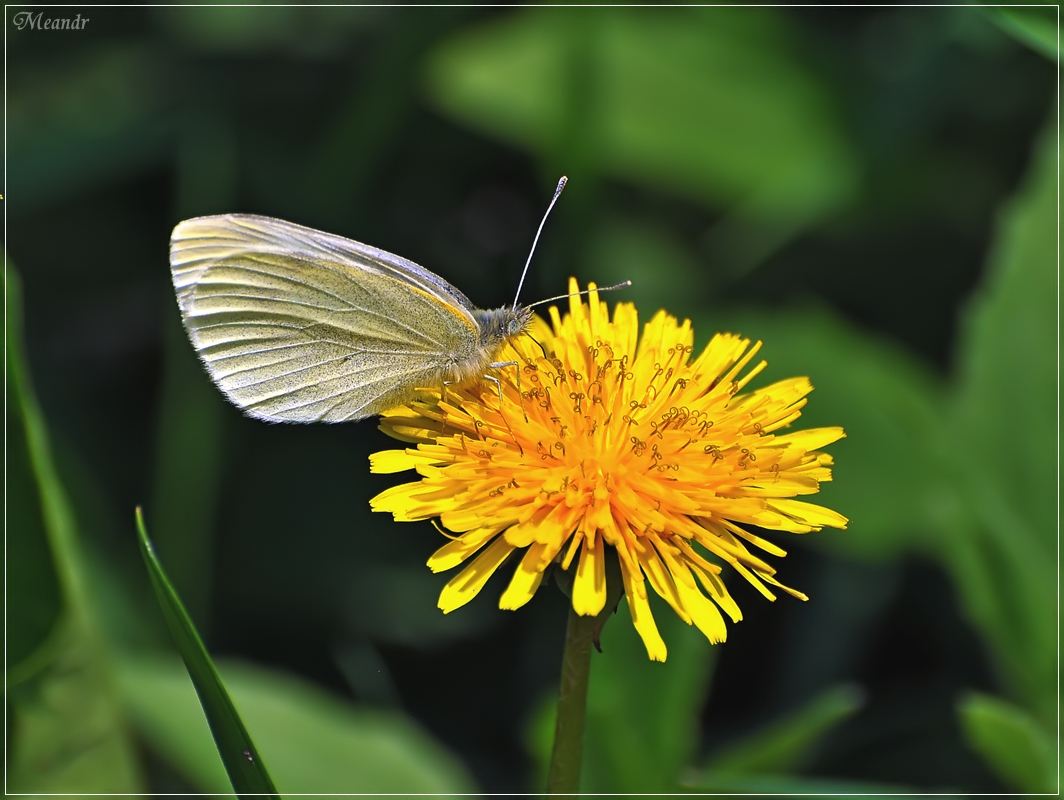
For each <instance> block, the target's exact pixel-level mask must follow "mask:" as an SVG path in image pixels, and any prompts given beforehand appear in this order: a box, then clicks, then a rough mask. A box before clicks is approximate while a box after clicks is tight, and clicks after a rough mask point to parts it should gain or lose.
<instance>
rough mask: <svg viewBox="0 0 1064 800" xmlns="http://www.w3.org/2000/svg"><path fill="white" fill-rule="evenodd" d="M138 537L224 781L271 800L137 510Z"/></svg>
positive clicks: (260, 767) (260, 766) (262, 769)
mask: <svg viewBox="0 0 1064 800" xmlns="http://www.w3.org/2000/svg"><path fill="white" fill-rule="evenodd" d="M136 516H137V534H138V539H137V541H138V543H139V544H140V553H141V555H142V556H143V557H144V566H145V567H147V569H148V575H149V577H150V578H151V583H152V586H153V587H154V589H155V594H156V597H158V599H159V605H160V606H162V610H163V616H164V617H165V618H166V624H167V626H168V627H169V628H170V633H171V634H172V635H173V637H174V641H175V642H176V643H177V649H178V650H179V651H180V653H181V658H182V659H183V660H184V662H185V667H186V668H187V669H188V674H189V677H191V678H192V683H193V684H194V685H195V687H196V693H197V694H198V695H199V698H200V702H201V703H202V704H203V712H204V714H205V715H206V717H207V722H208V724H209V725H210V730H211V734H212V735H213V736H214V741H215V743H216V744H217V745H218V753H219V754H220V755H221V757H222V764H223V765H224V766H225V771H226V773H227V774H228V775H229V780H230V781H231V782H232V785H233V789H235V790H236V792H237V794H239V795H244V794H266V795H270V796H276V795H277V790H276V789H275V788H274V787H273V781H271V780H270V774H269V772H267V770H266V765H265V764H264V763H263V761H262V758H261V756H260V755H259V752H258V750H257V749H256V747H255V744H254V742H252V741H251V737H250V736H249V735H248V732H247V729H246V728H245V727H244V723H243V721H242V720H241V719H240V715H239V714H238V713H237V710H236V708H235V707H234V706H233V702H232V701H231V700H230V699H229V694H228V693H227V692H226V690H225V686H224V684H223V683H222V680H221V678H220V677H219V676H218V671H217V670H216V669H215V668H214V664H213V663H212V662H211V657H210V656H209V655H208V654H207V648H206V647H204V646H203V641H202V640H201V639H200V637H199V633H197V632H196V626H195V625H194V624H193V622H192V620H191V619H190V618H189V616H188V614H187V613H186V612H185V608H184V606H183V605H182V604H181V598H179V597H178V596H177V592H176V591H174V587H173V586H172V585H171V583H170V580H169V578H167V577H166V573H165V572H164V571H163V568H162V565H161V564H160V563H159V560H158V559H157V558H156V557H155V551H154V550H153V549H152V544H151V540H150V539H149V538H148V532H147V530H146V529H145V527H144V516H143V515H142V514H141V510H140V509H139V508H138V509H137V514H136Z"/></svg>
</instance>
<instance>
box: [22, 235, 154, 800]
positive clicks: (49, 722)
mask: <svg viewBox="0 0 1064 800" xmlns="http://www.w3.org/2000/svg"><path fill="white" fill-rule="evenodd" d="M5 261H6V263H5V272H6V274H5V277H6V285H7V379H8V385H9V389H10V391H9V395H8V397H9V399H10V405H9V407H8V411H9V413H11V412H14V413H15V417H14V419H13V420H11V421H12V422H14V423H15V424H14V426H13V427H14V428H15V429H16V430H17V433H16V434H15V436H16V439H17V440H19V441H21V442H22V443H23V444H24V446H25V451H24V453H25V455H27V456H28V460H29V462H30V463H29V465H30V467H31V468H32V482H33V483H34V484H35V486H34V487H33V492H32V493H31V496H35V497H36V498H38V499H39V501H40V511H39V513H40V520H39V522H38V523H37V526H38V527H39V529H41V528H43V531H44V532H45V533H46V534H47V538H48V550H50V552H51V555H52V558H53V559H54V570H55V572H54V575H53V574H52V573H51V572H46V573H45V574H44V575H42V576H41V577H42V578H43V580H42V582H41V585H40V586H39V587H34V586H32V585H29V584H23V583H21V581H19V580H16V581H15V587H21V588H22V589H23V590H26V591H38V592H40V595H39V597H40V599H42V600H43V601H44V602H46V603H47V602H49V600H48V598H49V596H50V595H51V593H52V592H54V591H55V582H56V579H58V585H59V588H61V590H62V600H63V603H64V605H65V611H64V612H63V614H62V616H61V619H62V622H61V624H60V627H59V628H58V629H56V628H54V627H53V628H52V629H53V634H52V636H51V638H50V639H49V641H47V642H46V643H45V645H44V646H43V648H41V649H38V650H37V653H36V654H35V655H34V656H31V659H33V661H34V663H32V664H30V665H27V664H25V663H24V664H23V665H22V668H21V669H19V670H16V671H15V672H14V673H10V672H9V673H8V676H7V677H8V680H9V681H11V680H12V679H14V680H22V681H25V682H24V683H22V684H21V685H19V686H16V687H12V686H11V685H10V683H9V686H8V689H9V692H10V693H9V695H8V697H9V699H10V702H11V706H10V710H9V717H8V719H9V724H10V726H11V727H10V732H11V734H10V739H9V740H8V741H9V748H10V750H9V753H10V756H9V759H10V760H9V762H8V764H9V768H10V771H9V773H8V778H9V781H10V783H9V784H8V788H10V789H11V790H13V791H15V792H26V793H48V792H50V793H60V794H63V793H65V794H84V793H93V792H97V793H135V792H138V791H140V790H141V778H140V774H139V770H138V767H137V763H136V758H135V756H134V752H133V747H132V744H131V742H130V741H129V739H128V736H127V734H126V731H125V728H124V725H123V720H122V718H121V714H120V712H119V707H118V703H117V701H116V698H115V696H114V689H113V687H112V686H111V683H110V675H109V673H108V670H107V664H106V661H105V655H104V652H103V642H102V637H101V632H100V627H99V624H98V620H97V619H96V618H95V616H94V611H95V607H94V605H93V598H92V595H91V592H90V591H89V589H88V586H87V576H86V574H85V570H84V567H83V563H82V559H81V553H80V550H79V546H78V540H77V535H78V534H77V527H76V522H75V519H74V513H73V510H72V508H71V507H70V502H69V500H68V498H67V494H66V490H65V488H64V487H63V484H62V482H61V480H60V477H59V474H58V471H57V470H56V466H55V462H54V459H53V456H52V449H51V444H50V442H49V435H48V428H47V425H46V423H45V420H44V416H43V415H42V414H41V411H40V408H39V407H38V405H37V399H36V396H35V394H34V391H33V386H32V382H31V380H30V375H29V369H28V365H27V362H26V357H25V353H24V349H23V344H22V295H21V284H20V281H19V277H18V274H17V273H16V271H15V268H14V265H13V264H12V263H11V262H10V260H6V254H5ZM16 541H19V539H18V538H16ZM36 552H37V555H38V556H40V555H41V553H40V548H36ZM23 554H25V553H23ZM14 555H17V553H16V554H14ZM31 565H32V562H29V563H27V565H26V568H27V569H30V568H31ZM37 566H38V567H40V566H41V565H40V564H39V563H38V565H37ZM18 568H19V569H20V570H21V569H22V568H23V565H22V564H21V563H19V564H18ZM9 599H10V596H9ZM19 599H21V600H24V601H29V602H32V601H31V600H29V598H28V597H26V595H25V594H23V595H22V596H21V597H20V598H19ZM8 613H9V615H10V616H9V619H10V620H13V621H14V625H13V627H14V628H15V629H16V630H18V629H19V627H20V623H19V622H18V621H15V620H14V618H16V617H18V616H20V615H21V614H23V613H31V612H25V611H23V609H22V608H19V607H17V606H10V605H9V606H8Z"/></svg>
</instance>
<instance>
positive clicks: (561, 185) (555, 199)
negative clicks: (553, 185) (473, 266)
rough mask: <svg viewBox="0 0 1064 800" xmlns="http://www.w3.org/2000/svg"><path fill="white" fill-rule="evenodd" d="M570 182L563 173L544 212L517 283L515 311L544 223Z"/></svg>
mask: <svg viewBox="0 0 1064 800" xmlns="http://www.w3.org/2000/svg"><path fill="white" fill-rule="evenodd" d="M568 182H569V179H568V178H567V177H565V176H564V175H562V177H561V180H560V181H558V188H557V189H555V190H554V197H552V198H551V201H550V205H549V206H547V210H546V212H545V213H544V214H543V219H542V220H540V223H539V229H538V230H537V231H536V238H535V239H533V240H532V249H531V250H529V251H528V261H526V262H525V268H524V270H522V272H521V280H520V282H518V284H517V294H516V295H515V296H514V311H516V310H517V300H518V298H520V297H521V287H522V286H524V285H525V275H527V274H528V265H529V264H531V263H532V254H533V253H535V252H536V244H537V243H538V242H539V235H540V234H541V233H543V225H544V223H546V221H547V217H549V216H550V210H551V209H552V208H554V204H555V203H557V202H558V198H559V197H560V196H561V193H562V189H564V188H565V184H566V183H568Z"/></svg>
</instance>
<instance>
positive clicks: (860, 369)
mask: <svg viewBox="0 0 1064 800" xmlns="http://www.w3.org/2000/svg"><path fill="white" fill-rule="evenodd" d="M695 331H696V333H698V334H699V335H700V336H703V337H707V338H708V337H709V336H711V335H712V334H713V333H714V332H717V331H730V332H732V333H737V334H742V335H743V336H748V337H751V338H753V339H755V340H756V339H760V340H762V341H763V342H764V347H763V348H762V350H761V352H760V353H759V354H758V355H759V357H764V358H765V360H766V361H768V367H767V369H766V370H765V371H764V372H763V373H762V374H761V376H760V377H759V379H758V384H759V385H761V384H767V383H771V382H773V381H776V380H781V379H784V378H788V377H792V376H795V375H808V376H809V378H810V380H811V381H812V382H813V386H814V387H815V388H816V391H814V392H813V394H812V395H811V396H810V398H809V404H808V405H807V406H806V407H805V408H803V409H802V417H801V419H800V420H799V421H798V422H796V423H795V424H794V426H793V427H794V428H795V429H807V428H812V427H819V426H831V425H841V426H842V427H843V428H845V429H846V438H845V439H843V440H842V441H840V442H837V443H836V444H833V445H831V446H830V447H829V448H827V449H828V452H830V453H831V454H832V455H833V456H834V457H835V462H836V467H835V469H834V470H833V472H834V480H833V481H832V482H831V483H829V484H825V485H824V486H822V487H821V493H820V494H819V495H816V496H815V497H811V498H809V499H810V500H811V501H812V502H815V503H820V504H823V505H826V506H829V507H830V508H833V509H834V510H836V511H838V512H839V513H841V514H844V515H845V516H847V517H848V518H849V519H850V525H849V527H848V528H847V530H843V531H836V530H829V529H824V530H822V531H820V532H818V533H816V534H814V535H813V536H812V537H809V538H808V539H806V540H805V541H806V542H808V543H810V544H813V545H815V546H826V547H831V548H837V549H838V550H840V551H842V552H843V553H846V554H848V555H851V556H857V557H861V558H869V559H882V558H895V557H898V556H900V555H901V554H902V553H904V552H906V551H907V550H908V549H910V548H912V549H916V550H922V551H927V552H933V542H934V538H935V532H936V531H937V530H938V525H939V521H938V519H939V516H940V514H941V512H940V511H939V508H940V506H942V505H943V504H948V503H949V501H950V498H951V497H952V489H951V488H950V487H949V485H948V484H947V483H946V481H945V478H944V476H943V474H942V466H941V464H942V459H943V455H942V452H943V450H944V448H945V443H944V438H943V430H942V427H943V426H942V404H943V400H942V387H941V385H940V384H939V382H938V381H937V380H936V379H935V378H934V377H933V376H932V375H931V373H930V371H929V370H928V369H926V368H925V367H924V366H923V365H921V364H920V363H918V362H917V361H916V360H915V359H913V358H912V357H911V356H909V355H907V354H906V353H905V352H904V351H902V350H901V349H900V348H897V347H895V346H892V345H890V344H888V343H887V342H885V341H881V340H878V339H876V338H875V337H873V336H870V335H868V334H864V333H861V332H860V331H857V330H855V329H854V328H853V327H852V326H850V325H848V324H847V323H845V322H844V321H842V320H841V319H839V318H838V317H836V316H835V315H834V314H833V313H831V312H830V311H828V310H827V309H825V308H817V307H808V308H804V309H797V310H784V311H774V312H768V311H753V310H738V311H724V312H722V313H720V314H716V315H714V316H712V317H707V318H704V319H702V320H696V325H695ZM776 541H779V539H778V537H777V538H776Z"/></svg>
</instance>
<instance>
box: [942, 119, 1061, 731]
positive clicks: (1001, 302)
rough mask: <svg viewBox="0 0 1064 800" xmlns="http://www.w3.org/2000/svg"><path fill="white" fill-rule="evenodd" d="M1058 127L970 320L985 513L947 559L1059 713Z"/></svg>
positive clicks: (957, 452)
mask: <svg viewBox="0 0 1064 800" xmlns="http://www.w3.org/2000/svg"><path fill="white" fill-rule="evenodd" d="M1057 181H1058V167H1057V129H1056V126H1055V125H1054V124H1050V125H1049V126H1048V127H1047V128H1046V130H1045V131H1044V133H1043V135H1042V137H1041V141H1040V143H1039V145H1038V147H1037V149H1036V152H1035V156H1034V158H1033V160H1032V163H1031V167H1030V172H1029V174H1028V176H1027V179H1026V181H1025V183H1024V187H1023V189H1022V190H1021V191H1020V193H1019V195H1018V196H1017V197H1016V198H1015V199H1014V200H1013V201H1012V202H1011V203H1010V204H1009V205H1008V206H1007V207H1006V209H1005V210H1004V213H1003V214H1002V216H1001V218H1000V223H999V226H998V231H997V237H996V239H995V244H994V248H993V252H992V256H991V258H990V263H989V267H988V272H987V275H986V278H985V280H984V284H983V286H982V287H981V288H980V290H979V291H978V292H977V294H976V295H975V297H974V298H973V300H972V303H971V306H970V308H969V309H968V313H967V315H966V318H965V320H964V326H963V330H962V338H961V346H960V354H959V362H960V368H959V379H958V383H957V390H956V394H955V396H954V397H953V413H952V414H951V415H950V417H949V420H948V423H949V424H948V426H947V434H948V436H949V438H950V441H951V450H950V452H951V455H952V456H953V465H954V467H953V468H954V470H955V472H956V473H957V475H958V476H959V478H960V483H961V492H962V498H961V500H962V503H963V506H964V508H965V509H967V510H968V511H969V513H970V515H971V519H972V520H974V521H973V522H971V523H969V524H965V525H955V526H952V527H951V528H949V530H950V532H951V534H952V539H951V540H949V541H948V542H944V543H943V544H944V547H943V549H942V551H941V555H940V557H941V559H942V560H943V562H944V563H945V564H947V565H948V566H949V567H950V568H951V569H952V572H953V575H954V579H955V580H956V582H957V584H958V586H959V588H960V590H961V595H962V597H963V601H964V604H965V606H966V609H967V612H968V614H969V616H970V617H971V618H972V620H973V622H974V623H975V624H976V626H977V627H978V628H979V630H980V631H981V633H982V634H983V636H985V637H986V639H987V641H988V642H989V643H990V644H991V646H992V648H993V650H994V656H995V658H996V659H997V661H998V663H999V665H1000V666H1001V667H1002V669H1003V672H1004V676H1005V678H1006V679H1007V680H1008V682H1009V685H1010V687H1011V688H1012V689H1013V691H1015V692H1016V693H1017V695H1016V696H1017V697H1019V698H1022V702H1023V704H1024V705H1025V706H1027V707H1028V708H1029V709H1031V710H1032V711H1034V712H1035V713H1036V715H1037V716H1038V717H1039V718H1040V719H1042V720H1043V722H1048V721H1050V720H1052V719H1055V718H1056V714H1057V636H1058V629H1057V619H1058V606H1057V594H1056V589H1057V568H1058V567H1057V560H1056V553H1057V530H1058V528H1057V511H1058V509H1057V497H1058V489H1059V487H1058V484H1057V481H1058V470H1057V466H1056V462H1057V447H1058V441H1057V438H1056V435H1055V433H1054V432H1055V431H1056V430H1057V429H1058V428H1057V424H1058V419H1057V392H1058V383H1057V381H1058V365H1057V324H1058V322H1057V303H1058V294H1057V292H1058V289H1057V261H1058V252H1057V227H1058V223H1059V220H1058V216H1057Z"/></svg>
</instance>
